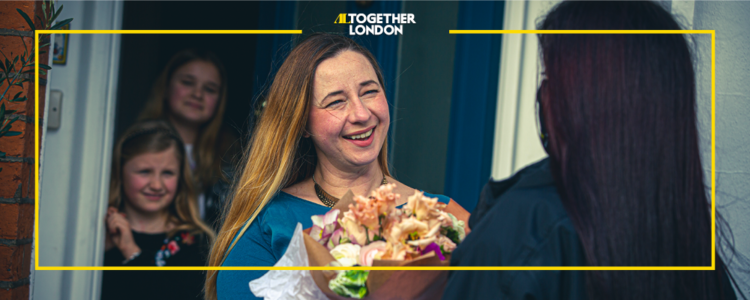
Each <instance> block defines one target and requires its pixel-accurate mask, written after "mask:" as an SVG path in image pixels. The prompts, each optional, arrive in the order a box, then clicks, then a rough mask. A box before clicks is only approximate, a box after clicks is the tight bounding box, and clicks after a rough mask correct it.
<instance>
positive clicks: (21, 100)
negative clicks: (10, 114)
mask: <svg viewBox="0 0 750 300" xmlns="http://www.w3.org/2000/svg"><path fill="white" fill-rule="evenodd" d="M26 100H29V98H27V97H26V96H23V97H21V98H18V99H13V100H10V101H8V102H23V101H26Z"/></svg>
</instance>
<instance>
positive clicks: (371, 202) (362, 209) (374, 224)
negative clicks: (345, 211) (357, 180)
mask: <svg viewBox="0 0 750 300" xmlns="http://www.w3.org/2000/svg"><path fill="white" fill-rule="evenodd" d="M354 201H355V202H356V203H355V204H349V211H350V212H352V213H353V214H354V217H355V218H356V219H357V221H359V223H360V224H362V225H364V226H365V227H367V229H369V230H370V231H373V232H374V231H377V230H379V229H380V220H378V217H379V214H378V211H379V210H380V209H379V206H380V205H381V204H382V203H380V202H379V201H378V200H377V199H370V198H365V197H362V196H355V197H354Z"/></svg>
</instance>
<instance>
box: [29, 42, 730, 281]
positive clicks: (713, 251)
mask: <svg viewBox="0 0 750 300" xmlns="http://www.w3.org/2000/svg"><path fill="white" fill-rule="evenodd" d="M54 33H68V34H302V30H64V31H63V30H37V31H35V32H34V51H35V57H36V58H37V59H38V58H39V34H54ZM448 33H449V34H710V35H711V266H705V267H679V266H674V267H664V266H661V267H659V266H654V267H647V266H640V267H586V266H579V267H563V266H558V267H539V266H537V267H531V266H525V267H520V266H516V267H513V266H510V267H500V266H495V267H490V266H487V267H309V266H307V267H302V266H300V267H272V266H269V267H207V266H203V267H104V266H95V267H62V266H57V267H55V266H39V176H38V175H37V176H36V178H34V182H35V187H36V188H35V190H34V243H35V247H34V251H35V252H34V255H35V259H34V267H35V269H36V270H42V271H45V270H49V271H75V270H88V271H94V270H103V271H106V270H130V271H135V270H139V271H170V270H182V271H187V270H195V271H199V270H201V271H202V270H223V271H251V270H252V271H258V270H413V271H430V270H431V271H438V270H450V271H713V270H715V269H716V172H715V171H716V168H715V166H716V101H715V100H716V94H715V93H716V91H715V88H716V80H715V79H716V57H715V53H716V31H715V30H449V31H448ZM34 76H35V77H34V78H35V79H36V80H35V81H34V91H35V93H34V95H35V97H34V116H35V117H36V116H38V115H39V80H38V78H39V64H38V63H37V64H35V66H34ZM35 119H36V120H39V119H38V118H35ZM35 125H36V126H34V133H35V135H34V147H35V149H34V167H35V168H36V171H37V172H36V174H38V173H39V172H38V171H39V138H38V137H39V125H40V124H35Z"/></svg>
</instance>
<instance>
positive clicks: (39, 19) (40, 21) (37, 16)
mask: <svg viewBox="0 0 750 300" xmlns="http://www.w3.org/2000/svg"><path fill="white" fill-rule="evenodd" d="M35 17H36V19H37V20H38V21H39V24H42V28H43V29H44V28H47V26H45V25H44V24H45V23H44V20H42V18H40V17H39V15H36V16H35Z"/></svg>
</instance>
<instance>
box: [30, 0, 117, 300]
mask: <svg viewBox="0 0 750 300" xmlns="http://www.w3.org/2000/svg"><path fill="white" fill-rule="evenodd" d="M60 4H61V3H58V5H60ZM64 5H65V9H64V10H63V12H62V13H61V15H60V16H59V19H65V18H74V19H73V22H72V23H71V29H99V30H106V29H121V28H122V11H123V2H122V1H92V2H89V1H80V2H79V1H71V2H65V3H64ZM69 37H70V40H69V44H68V58H67V63H66V65H62V66H53V69H52V70H51V71H50V74H49V77H48V83H47V90H48V91H49V90H60V91H62V93H63V101H62V109H61V122H60V127H59V129H54V130H46V131H44V134H43V136H42V149H43V150H42V153H40V183H39V189H40V196H39V220H38V222H39V223H38V225H39V228H38V229H39V244H38V245H36V244H35V245H34V247H36V248H38V251H39V256H38V257H35V259H37V260H38V262H39V265H40V266H101V265H102V263H103V260H104V224H103V222H104V216H105V213H106V209H107V198H108V194H109V177H110V176H109V175H110V166H111V153H112V144H113V138H114V137H113V135H114V118H115V103H116V102H115V100H116V95H117V77H118V70H119V67H118V66H119V60H120V35H112V34H70V36H69ZM45 121H46V116H45ZM44 128H46V124H45V127H44ZM33 264H34V262H33V261H32V267H33ZM32 269H33V268H32ZM101 275H102V272H101V271H39V270H36V271H34V272H33V275H32V284H31V292H30V298H31V299H34V298H37V299H92V300H95V299H99V295H100V289H101Z"/></svg>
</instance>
